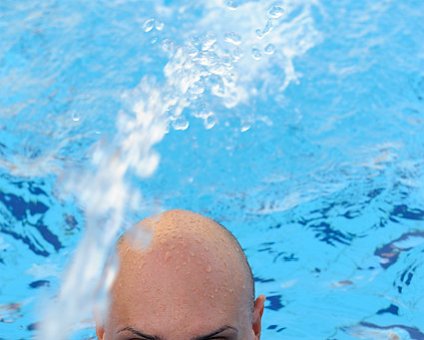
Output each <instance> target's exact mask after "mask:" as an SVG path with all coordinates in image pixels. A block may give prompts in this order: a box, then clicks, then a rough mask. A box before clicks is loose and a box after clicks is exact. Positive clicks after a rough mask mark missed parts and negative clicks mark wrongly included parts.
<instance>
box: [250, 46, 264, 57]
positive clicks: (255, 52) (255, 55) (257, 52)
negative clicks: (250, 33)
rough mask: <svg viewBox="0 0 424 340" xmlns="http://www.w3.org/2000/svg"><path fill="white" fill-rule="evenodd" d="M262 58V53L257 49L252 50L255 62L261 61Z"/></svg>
mask: <svg viewBox="0 0 424 340" xmlns="http://www.w3.org/2000/svg"><path fill="white" fill-rule="evenodd" d="M261 57H262V53H261V51H260V50H259V49H258V48H256V47H254V48H252V58H253V59H255V60H260V59H261Z"/></svg>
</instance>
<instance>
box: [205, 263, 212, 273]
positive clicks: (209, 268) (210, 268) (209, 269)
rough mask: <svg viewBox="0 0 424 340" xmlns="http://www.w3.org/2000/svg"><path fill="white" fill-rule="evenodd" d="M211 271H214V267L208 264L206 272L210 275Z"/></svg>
mask: <svg viewBox="0 0 424 340" xmlns="http://www.w3.org/2000/svg"><path fill="white" fill-rule="evenodd" d="M211 271H212V267H211V265H210V264H208V265H207V267H206V272H207V273H210V272H211Z"/></svg>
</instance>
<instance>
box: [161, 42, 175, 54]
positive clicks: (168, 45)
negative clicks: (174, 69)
mask: <svg viewBox="0 0 424 340" xmlns="http://www.w3.org/2000/svg"><path fill="white" fill-rule="evenodd" d="M173 49H174V43H173V42H172V40H170V39H164V40H163V41H162V50H163V51H164V52H172V50H173Z"/></svg>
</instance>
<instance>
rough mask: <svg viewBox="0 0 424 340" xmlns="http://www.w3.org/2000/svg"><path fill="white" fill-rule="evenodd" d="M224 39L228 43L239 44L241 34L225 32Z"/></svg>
mask: <svg viewBox="0 0 424 340" xmlns="http://www.w3.org/2000/svg"><path fill="white" fill-rule="evenodd" d="M224 41H226V42H227V43H230V44H233V45H236V46H238V45H240V43H241V36H240V35H238V34H237V33H234V32H230V33H227V34H225V36H224Z"/></svg>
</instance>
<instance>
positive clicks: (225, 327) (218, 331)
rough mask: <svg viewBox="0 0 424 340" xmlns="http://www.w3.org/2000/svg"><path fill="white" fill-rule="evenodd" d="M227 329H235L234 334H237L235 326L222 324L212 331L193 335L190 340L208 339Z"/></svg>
mask: <svg viewBox="0 0 424 340" xmlns="http://www.w3.org/2000/svg"><path fill="white" fill-rule="evenodd" d="M228 329H232V330H233V331H235V333H236V334H238V329H237V328H234V327H232V326H228V325H226V326H222V327H221V328H218V329H217V330H216V331H213V332H212V333H209V334H206V335H201V336H197V337H194V338H193V339H192V340H208V339H210V338H212V337H213V336H216V335H219V334H220V333H222V332H224V331H226V330H228Z"/></svg>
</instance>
